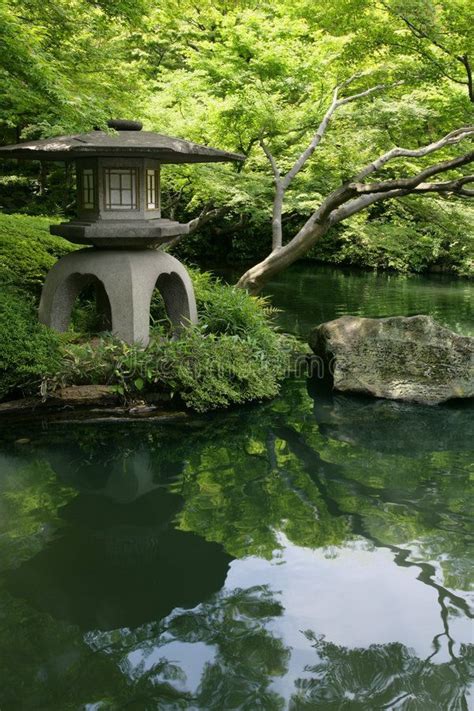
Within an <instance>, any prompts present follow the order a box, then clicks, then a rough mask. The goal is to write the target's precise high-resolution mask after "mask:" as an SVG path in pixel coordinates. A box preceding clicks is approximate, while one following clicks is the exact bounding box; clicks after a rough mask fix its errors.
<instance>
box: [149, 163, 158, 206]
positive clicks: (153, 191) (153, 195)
mask: <svg viewBox="0 0 474 711" xmlns="http://www.w3.org/2000/svg"><path fill="white" fill-rule="evenodd" d="M159 187H160V173H159V171H158V170H147V172H146V195H147V202H146V206H147V209H148V210H159V209H160V191H159Z"/></svg>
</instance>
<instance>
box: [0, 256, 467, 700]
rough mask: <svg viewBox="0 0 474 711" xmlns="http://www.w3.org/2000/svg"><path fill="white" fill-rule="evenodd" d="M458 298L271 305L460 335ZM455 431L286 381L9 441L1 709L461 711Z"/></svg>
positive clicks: (316, 274) (460, 463) (39, 430)
mask: <svg viewBox="0 0 474 711" xmlns="http://www.w3.org/2000/svg"><path fill="white" fill-rule="evenodd" d="M471 290H472V286H471V285H469V283H467V282H463V281H455V280H450V279H447V278H434V277H432V278H422V277H400V276H391V275H374V274H370V273H363V272H357V273H356V272H345V271H341V270H334V269H330V268H321V267H317V268H315V267H314V266H307V265H302V266H298V267H296V268H294V269H292V270H291V271H289V272H288V273H287V274H286V275H284V276H283V277H282V278H281V279H279V280H278V281H276V282H274V283H273V284H271V285H270V286H269V289H268V291H269V292H271V293H272V294H273V297H274V303H275V304H277V305H278V306H280V308H282V309H284V311H283V312H282V313H281V314H280V316H279V318H280V319H281V323H282V325H283V326H284V327H285V328H287V329H288V330H292V331H294V332H297V333H302V334H305V332H307V331H308V330H309V328H310V327H311V326H312V325H314V324H316V323H318V322H320V321H322V320H328V319H330V318H333V317H335V316H337V315H340V314H342V313H360V314H367V315H371V316H379V315H387V314H395V313H401V314H403V313H404V314H413V313H417V312H418V313H419V312H422V313H433V314H435V315H436V316H437V318H439V319H440V320H441V321H443V322H445V323H447V324H450V325H452V326H454V327H456V328H458V329H459V330H461V331H463V332H469V331H470V330H471V329H472V313H471V310H470V301H469V300H470V297H471V293H472V291H471ZM473 414H474V409H473V406H472V404H468V403H466V404H464V405H459V404H455V405H449V406H443V407H432V408H425V407H421V406H415V405H407V404H401V403H395V402H389V401H383V400H369V399H365V398H354V397H350V396H344V395H332V394H330V393H323V392H320V391H318V388H317V387H315V386H314V384H312V383H310V382H306V381H305V379H304V378H301V379H299V380H292V381H290V382H288V383H287V385H286V386H285V388H284V391H283V393H282V395H281V397H279V398H278V399H276V400H275V401H273V402H271V403H266V404H263V405H260V406H255V407H248V408H239V409H236V410H233V411H231V412H227V413H225V414H222V413H219V414H214V415H209V416H199V417H193V418H191V419H189V420H187V421H178V422H175V423H169V424H161V425H159V426H157V425H156V424H151V423H148V424H146V423H136V424H127V425H111V424H107V425H103V426H98V425H86V424H84V425H81V426H74V427H71V426H67V425H55V426H53V425H49V426H48V427H46V426H38V427H36V428H35V429H33V430H32V429H31V428H30V429H28V430H26V429H22V428H19V427H16V428H15V429H9V428H5V429H4V430H3V431H2V433H1V438H0V567H1V585H0V660H1V661H0V708H1V709H2V711H7V710H10V709H14V710H15V711H16V710H17V709H47V710H48V711H50V710H56V709H58V710H59V709H61V711H63V710H69V709H86V710H87V711H101V710H105V709H122V708H123V709H125V708H126V709H133V710H135V709H136V710H141V709H196V710H199V711H201V710H203V711H204V710H206V711H207V710H216V711H217V710H218V711H223V710H227V709H245V710H248V711H254V710H255V709H271V710H273V709H275V710H276V709H291V710H292V711H297V710H303V709H304V710H306V709H351V710H352V709H361V710H364V711H365V710H372V709H410V710H412V709H417V710H418V709H422V710H425V709H426V710H427V711H428V710H430V711H431V710H433V709H440V710H443V711H445V710H446V709H460V710H467V709H469V708H472V700H471V699H470V697H469V692H468V689H469V683H470V679H472V664H473V661H474V645H473V644H472V642H473V634H472V633H473V628H472V616H471V613H470V603H472V578H473V575H472V565H471V562H472V559H471V558H470V556H469V552H470V548H469V546H470V544H471V543H472V533H473V531H472V526H471V525H470V524H471V522H470V516H471V513H472V488H470V484H469V478H470V476H471V478H472V474H473V466H472V462H473V451H472V448H473V441H474V438H473V436H472V435H473V421H474V418H473ZM22 438H28V440H29V441H28V442H23V443H22ZM470 497H471V498H470ZM471 550H472V549H471Z"/></svg>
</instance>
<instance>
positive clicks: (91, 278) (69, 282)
mask: <svg viewBox="0 0 474 711" xmlns="http://www.w3.org/2000/svg"><path fill="white" fill-rule="evenodd" d="M90 284H95V285H96V286H98V287H99V288H98V293H99V294H100V295H101V298H100V304H99V300H98V304H99V306H100V307H101V309H102V311H103V313H104V317H105V318H108V319H110V322H111V331H112V333H113V334H114V335H115V336H116V337H117V338H120V339H121V340H123V341H125V342H127V343H138V344H141V345H142V346H146V345H148V342H149V335H150V333H149V332H150V303H151V297H152V294H153V290H154V289H155V287H157V288H158V289H159V291H160V293H161V295H162V297H163V301H164V303H165V308H166V311H167V314H168V317H169V319H170V321H171V323H172V325H173V329H174V331H175V332H179V331H180V330H181V329H183V328H184V327H186V326H187V325H190V324H196V323H197V310H196V299H195V296H194V289H193V285H192V282H191V279H190V277H189V274H188V272H187V271H186V268H185V267H184V266H183V265H182V264H181V262H179V261H178V260H177V259H175V257H172V256H171V255H170V254H166V253H165V252H162V251H160V250H153V249H141V250H138V249H119V250H113V249H104V250H101V249H95V248H86V249H81V250H78V251H77V252H71V253H70V254H67V255H66V256H65V257H62V258H61V259H60V260H59V261H58V262H57V263H56V264H55V265H54V266H53V268H52V269H51V271H50V272H49V274H48V276H47V277H46V281H45V284H44V287H43V292H42V295H41V301H40V307H39V319H40V321H41V323H43V324H45V325H46V326H49V327H50V328H54V329H55V330H56V331H61V332H62V331H66V330H67V328H68V326H69V323H70V319H71V312H72V308H73V306H74V302H75V300H76V298H77V297H78V296H79V294H80V293H81V291H82V290H83V289H84V288H85V287H87V286H88V285H90Z"/></svg>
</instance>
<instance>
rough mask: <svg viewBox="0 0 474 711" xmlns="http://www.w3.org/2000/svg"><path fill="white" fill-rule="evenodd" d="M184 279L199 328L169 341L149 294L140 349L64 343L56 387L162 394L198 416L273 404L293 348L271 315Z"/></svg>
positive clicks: (203, 279)
mask: <svg viewBox="0 0 474 711" xmlns="http://www.w3.org/2000/svg"><path fill="white" fill-rule="evenodd" d="M190 273H191V277H192V280H193V283H194V287H195V292H196V301H197V306H198V312H199V326H196V327H193V328H188V329H186V330H185V331H183V333H182V334H181V335H180V337H179V338H170V337H169V335H170V328H169V324H168V322H167V319H166V314H165V310H164V305H163V301H162V299H161V297H160V296H159V293H158V292H156V293H155V295H154V298H153V302H152V318H153V320H154V321H155V325H154V326H153V328H152V330H151V338H150V344H149V346H148V347H147V348H146V349H143V348H140V347H139V346H134V345H132V346H131V345H128V344H126V343H122V342H120V341H117V340H116V339H114V338H112V337H111V336H107V335H106V336H103V337H101V338H100V339H99V341H98V342H94V343H90V342H86V343H70V344H68V345H67V346H65V349H64V355H65V357H64V360H63V365H62V368H61V370H60V371H59V372H58V374H57V378H56V380H57V381H58V382H62V383H65V384H90V383H101V384H109V385H115V386H116V388H117V390H118V392H120V393H122V394H123V395H124V396H125V397H132V396H136V395H138V394H140V393H146V392H147V391H154V392H162V393H167V394H169V395H170V396H172V397H178V398H180V399H181V400H182V401H183V402H184V404H185V405H186V406H187V407H189V408H192V409H194V410H197V411H205V410H210V409H214V408H218V407H227V406H229V405H232V404H240V403H244V402H249V401H252V400H263V399H265V398H270V397H273V396H275V395H276V394H277V393H278V390H279V384H280V382H281V381H282V379H283V378H284V377H285V374H286V372H287V371H288V368H289V365H290V361H291V356H292V353H293V352H294V351H295V349H296V341H295V340H294V339H292V338H290V337H288V336H284V335H282V334H279V333H278V332H277V331H276V330H275V329H274V328H273V326H272V323H271V318H272V312H273V309H272V308H271V307H270V306H269V304H268V302H267V300H266V299H264V298H259V297H252V296H249V295H248V294H247V293H246V292H245V291H243V290H241V289H235V288H234V287H231V286H226V285H225V284H223V283H222V282H220V281H219V280H218V279H214V278H213V277H212V276H211V275H210V274H208V273H202V272H199V271H197V270H196V269H191V270H190Z"/></svg>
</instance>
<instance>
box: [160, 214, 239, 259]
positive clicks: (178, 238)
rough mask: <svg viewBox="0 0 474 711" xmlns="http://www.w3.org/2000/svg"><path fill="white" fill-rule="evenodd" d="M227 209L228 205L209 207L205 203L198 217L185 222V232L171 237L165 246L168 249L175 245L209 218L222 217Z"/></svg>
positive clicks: (208, 220) (209, 219)
mask: <svg viewBox="0 0 474 711" xmlns="http://www.w3.org/2000/svg"><path fill="white" fill-rule="evenodd" d="M229 210H230V207H229V206H224V207H218V208H214V209H211V206H210V205H209V204H208V205H205V206H204V208H203V209H202V211H201V213H200V215H198V217H195V218H194V219H192V220H190V221H189V222H188V223H186V226H187V228H188V229H187V230H186V232H184V233H183V234H181V235H177V236H176V237H172V238H171V239H170V240H169V241H168V242H166V243H165V246H166V247H167V248H168V249H171V248H173V247H175V246H176V245H177V244H178V242H181V240H182V239H183V238H184V237H187V236H188V235H191V234H193V232H197V230H199V229H200V228H201V227H203V225H205V224H206V223H207V222H210V221H211V220H214V219H216V218H218V217H222V216H223V215H225V214H226V212H229Z"/></svg>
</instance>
